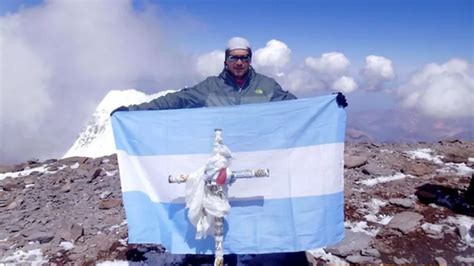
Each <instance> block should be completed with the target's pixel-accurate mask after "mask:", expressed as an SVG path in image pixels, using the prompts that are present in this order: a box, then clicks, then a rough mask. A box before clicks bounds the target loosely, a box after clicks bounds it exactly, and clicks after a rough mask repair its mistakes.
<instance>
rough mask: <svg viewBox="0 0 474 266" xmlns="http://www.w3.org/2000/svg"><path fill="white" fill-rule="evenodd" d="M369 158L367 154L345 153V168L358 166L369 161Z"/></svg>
mask: <svg viewBox="0 0 474 266" xmlns="http://www.w3.org/2000/svg"><path fill="white" fill-rule="evenodd" d="M368 159H369V158H368V157H367V156H357V155H345V156H344V167H345V168H349V169H350V168H356V167H359V166H362V165H364V164H366V163H367V160H368Z"/></svg>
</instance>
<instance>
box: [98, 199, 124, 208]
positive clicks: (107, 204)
mask: <svg viewBox="0 0 474 266" xmlns="http://www.w3.org/2000/svg"><path fill="white" fill-rule="evenodd" d="M121 204H122V201H121V200H119V199H107V200H103V201H101V202H100V204H99V209H111V208H115V207H118V206H120V205H121Z"/></svg>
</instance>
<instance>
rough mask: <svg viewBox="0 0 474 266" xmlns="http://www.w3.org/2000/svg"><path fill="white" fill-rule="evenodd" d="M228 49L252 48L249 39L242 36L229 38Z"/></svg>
mask: <svg viewBox="0 0 474 266" xmlns="http://www.w3.org/2000/svg"><path fill="white" fill-rule="evenodd" d="M227 49H229V51H232V50H237V49H250V50H251V49H252V48H251V47H250V43H249V41H247V40H246V39H244V38H242V37H233V38H231V39H230V40H229V42H227Z"/></svg>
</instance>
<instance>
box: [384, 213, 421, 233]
mask: <svg viewBox="0 0 474 266" xmlns="http://www.w3.org/2000/svg"><path fill="white" fill-rule="evenodd" d="M421 219H423V215H421V214H419V213H416V212H401V213H397V214H396V215H395V216H394V217H393V219H392V220H391V221H390V222H389V223H388V224H387V226H388V227H389V228H392V229H396V230H399V231H401V232H402V233H404V234H407V233H409V232H412V231H414V230H415V229H416V228H417V226H418V223H419V222H420V221H421Z"/></svg>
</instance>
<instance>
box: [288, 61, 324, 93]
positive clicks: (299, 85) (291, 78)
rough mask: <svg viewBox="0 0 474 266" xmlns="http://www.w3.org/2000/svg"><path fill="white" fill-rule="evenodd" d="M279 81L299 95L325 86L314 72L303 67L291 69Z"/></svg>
mask: <svg viewBox="0 0 474 266" xmlns="http://www.w3.org/2000/svg"><path fill="white" fill-rule="evenodd" d="M279 81H280V82H281V85H282V86H283V88H284V89H286V90H290V91H291V92H293V93H295V94H297V95H299V96H302V95H306V94H311V92H314V91H318V90H323V89H325V88H326V85H325V84H324V83H323V82H322V81H321V80H320V79H318V78H317V77H316V75H314V73H311V71H310V70H308V69H306V68H304V67H299V68H295V69H293V70H291V71H290V72H288V74H286V75H284V76H282V77H281V78H280V79H279Z"/></svg>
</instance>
